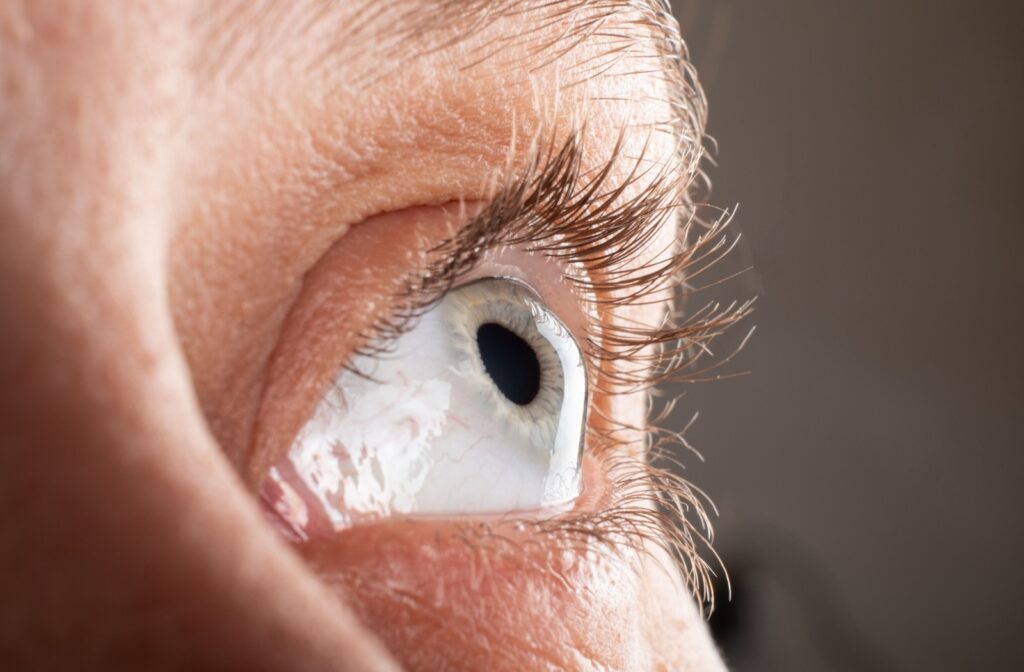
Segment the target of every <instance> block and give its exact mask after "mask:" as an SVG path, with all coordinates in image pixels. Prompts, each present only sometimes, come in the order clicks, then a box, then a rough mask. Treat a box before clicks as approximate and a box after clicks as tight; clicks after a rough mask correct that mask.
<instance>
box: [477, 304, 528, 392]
mask: <svg viewBox="0 0 1024 672" xmlns="http://www.w3.org/2000/svg"><path fill="white" fill-rule="evenodd" d="M476 342H477V345H478V346H479V348H480V358H481V359H482V360H483V362H484V368H485V369H486V370H487V375H489V376H490V377H491V380H493V381H494V384H495V385H497V386H498V389H499V390H501V393H502V394H504V395H505V396H506V397H508V399H509V401H512V402H515V403H517V404H519V405H520V406H525V405H526V404H528V403H530V402H531V401H533V398H534V397H536V396H537V392H538V391H539V390H540V362H539V361H538V360H537V353H536V352H534V351H533V348H531V347H530V344H529V343H527V342H526V341H524V340H523V339H522V338H520V337H519V336H518V335H517V334H516V333H515V332H513V331H511V330H509V329H506V328H505V327H503V326H501V325H500V324H495V323H494V322H488V323H486V324H482V325H480V328H479V329H477V330H476Z"/></svg>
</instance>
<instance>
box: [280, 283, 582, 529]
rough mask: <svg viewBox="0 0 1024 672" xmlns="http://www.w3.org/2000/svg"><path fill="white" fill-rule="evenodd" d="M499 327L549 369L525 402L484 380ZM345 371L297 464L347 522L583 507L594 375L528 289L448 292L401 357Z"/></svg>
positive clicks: (339, 521) (313, 422)
mask: <svg viewBox="0 0 1024 672" xmlns="http://www.w3.org/2000/svg"><path fill="white" fill-rule="evenodd" d="M485 322H497V323H499V324H503V325H505V326H507V327H509V328H511V329H512V330H513V331H514V332H516V333H517V335H519V336H521V337H523V338H524V340H526V341H527V342H528V343H529V344H530V345H531V346H532V347H533V349H534V351H535V353H536V354H537V355H538V359H539V360H540V363H541V378H542V380H541V389H540V391H539V392H538V394H537V397H536V398H535V399H534V400H533V401H532V402H530V403H529V404H527V405H525V406H519V405H517V404H515V403H513V402H511V401H509V400H508V399H507V398H505V397H504V395H503V394H502V393H501V391H500V390H499V389H498V387H497V386H496V385H495V383H494V382H493V380H492V379H491V378H490V376H489V375H488V374H487V373H486V370H485V368H484V366H483V363H482V361H481V360H480V354H479V350H478V347H477V345H476V331H477V328H478V327H479V326H480V325H481V324H483V323H485ZM352 365H353V366H352V367H351V368H354V369H355V370H356V371H359V372H360V373H362V374H364V375H359V374H357V373H354V372H352V371H350V370H347V369H346V370H343V371H342V372H341V373H340V374H339V376H338V377H337V379H336V380H335V381H334V385H333V386H332V387H331V388H330V390H329V391H328V393H327V394H326V395H325V397H324V399H323V400H322V401H321V402H320V404H319V405H318V407H317V409H316V411H315V412H314V415H313V417H312V418H311V419H310V420H309V421H308V423H307V424H306V425H305V427H304V428H303V429H302V430H301V432H300V433H299V435H298V437H297V438H296V440H295V443H294V444H293V445H292V448H291V450H290V452H289V456H288V459H289V460H290V461H291V463H292V465H293V466H294V468H295V471H296V473H297V474H298V476H299V477H300V478H301V479H302V481H303V482H304V483H305V485H306V487H308V488H309V490H310V491H311V492H312V493H313V494H314V495H315V496H316V497H317V498H318V499H319V500H320V502H321V504H322V505H323V508H324V510H325V511H326V512H327V514H328V516H329V517H330V519H331V521H332V523H333V524H334V525H335V526H338V527H341V526H345V525H349V524H352V523H353V522H358V521H359V520H360V519H363V518H366V517H372V518H376V517H381V516H388V515H395V514H413V515H416V514H418V515H440V514H447V515H453V514H481V513H492V514H493V513H505V512H511V511H528V510H537V509H545V508H549V507H552V506H556V505H559V504H564V503H567V502H570V501H572V500H573V499H574V498H575V497H576V496H577V495H578V494H579V488H580V481H579V466H580V457H581V444H582V441H581V440H582V432H583V423H584V414H585V411H586V403H587V398H586V396H587V390H586V374H585V370H584V366H583V359H582V355H581V353H580V350H579V347H578V346H577V344H576V342H575V340H573V338H572V336H571V335H570V334H569V332H568V330H567V329H566V328H565V327H564V325H562V324H561V322H560V321H559V320H558V319H557V317H556V316H555V315H553V314H552V313H551V312H550V311H548V310H547V309H546V308H545V307H544V306H543V305H542V304H541V303H540V301H539V300H538V299H537V297H536V295H535V294H534V293H533V292H532V291H530V290H529V289H528V288H526V287H525V286H524V285H523V284H522V283H519V282H516V281H511V280H505V279H487V280H481V281H477V282H474V283H472V284H470V285H466V286H463V287H460V288H456V289H454V290H452V291H450V292H449V293H448V295H446V297H445V298H444V299H443V300H442V301H441V302H440V303H439V304H438V305H437V306H436V307H434V308H433V309H431V310H430V311H429V312H427V313H426V314H424V315H423V316H422V317H421V318H420V320H419V321H418V323H417V324H416V326H415V327H414V328H413V329H411V330H410V331H408V332H406V333H405V334H403V335H402V336H400V337H399V338H398V340H397V341H396V342H395V344H394V350H393V351H391V352H388V353H386V354H383V355H375V356H373V357H366V356H361V357H358V358H357V359H356V360H355V361H354V362H352Z"/></svg>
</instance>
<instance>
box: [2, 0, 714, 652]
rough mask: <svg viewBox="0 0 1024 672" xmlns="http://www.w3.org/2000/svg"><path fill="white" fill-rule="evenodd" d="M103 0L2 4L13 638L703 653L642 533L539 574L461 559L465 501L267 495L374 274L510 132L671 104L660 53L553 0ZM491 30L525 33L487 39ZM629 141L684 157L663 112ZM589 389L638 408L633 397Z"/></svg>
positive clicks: (618, 409)
mask: <svg viewBox="0 0 1024 672" xmlns="http://www.w3.org/2000/svg"><path fill="white" fill-rule="evenodd" d="M112 5H113V3H76V2H56V1H50V2H28V1H26V2H9V3H5V4H4V5H3V7H2V8H0V92H2V93H0V341H2V347H0V436H2V439H0V440H2V441H3V448H2V450H0V594H2V595H3V596H4V599H3V600H2V603H0V658H2V659H3V660H4V661H5V664H6V665H9V666H11V668H12V669H64V668H68V667H74V668H77V669H93V668H96V669H122V668H124V669H139V668H145V669H163V668H167V669H177V668H180V667H189V668H191V669H206V668H211V669H214V668H215V669H247V670H278V669H281V670H293V669H304V670H317V669H325V670H326V669H331V670H337V669H343V670H350V669H351V670H389V669H400V668H399V667H398V665H399V664H401V665H402V666H404V667H408V668H410V669H485V668H486V669H523V670H526V669H551V668H552V667H554V668H559V667H561V668H566V669H588V668H589V669H672V670H716V669H721V663H720V661H719V659H718V656H717V653H716V652H715V650H714V648H713V646H712V645H711V643H710V640H709V638H708V635H707V631H706V628H705V626H704V624H703V622H702V621H701V620H700V618H699V616H698V614H697V611H696V608H695V606H694V604H693V603H692V600H691V599H690V597H689V594H688V590H687V589H686V588H685V587H684V586H683V585H682V582H681V580H680V579H679V577H678V575H677V574H676V573H675V572H674V571H666V570H665V569H663V566H665V565H667V564H668V563H665V562H658V558H657V555H656V554H655V557H654V559H645V558H646V556H644V555H642V554H635V555H629V554H626V556H624V557H619V556H616V557H615V558H610V557H609V556H607V555H601V554H597V553H592V552H588V551H578V552H577V557H575V558H573V559H572V560H571V561H569V560H566V559H565V558H561V559H559V560H558V562H561V563H564V564H565V566H564V567H563V566H559V567H558V572H557V574H558V576H554V575H553V574H552V573H551V572H549V571H539V570H537V568H536V565H535V564H534V563H532V562H531V561H532V560H535V559H536V558H535V557H532V556H529V555H520V556H508V557H506V556H500V555H498V554H495V553H493V552H491V551H489V550H487V549H484V551H483V554H484V557H486V558H488V559H489V563H485V565H487V566H485V567H483V569H480V572H482V574H480V575H479V576H478V577H477V578H478V579H479V580H478V581H476V582H475V583H469V582H468V581H467V576H469V575H470V574H472V572H467V571H464V570H466V569H467V568H470V567H472V566H473V563H474V562H478V561H479V558H480V555H479V554H476V553H473V552H471V551H470V550H468V549H467V547H466V546H465V544H462V543H461V542H458V541H457V540H454V539H453V531H454V530H455V528H454V527H453V526H452V523H449V522H446V521H434V522H422V521H421V522H412V523H409V522H401V521H383V522H381V523H379V524H375V525H370V526H367V527H365V528H358V529H354V530H349V531H347V532H345V533H343V534H339V535H337V536H336V537H333V538H330V539H324V540H319V541H318V542H317V543H316V544H312V545H310V546H306V547H303V548H301V549H295V548H293V547H291V546H290V545H289V544H288V543H287V542H285V541H284V540H283V539H281V538H280V536H279V535H278V534H276V532H275V530H274V529H273V528H272V526H270V525H268V524H267V523H266V520H265V519H264V514H263V513H262V512H261V511H260V508H259V506H258V504H257V501H256V498H255V497H254V494H255V493H256V492H257V491H258V489H259V484H260V483H261V482H262V478H263V475H264V474H265V470H266V468H267V466H268V465H269V464H272V463H273V462H274V461H275V460H276V459H277V458H279V457H280V455H282V454H283V453H284V451H286V450H287V447H288V445H289V442H290V437H291V436H294V433H295V431H296V430H297V429H298V427H299V426H301V424H302V422H303V421H304V419H305V418H306V417H308V414H309V413H310V412H311V410H312V408H313V406H314V405H315V403H316V401H317V399H318V395H319V394H320V392H321V391H322V389H323V385H324V384H325V382H326V381H329V380H330V376H331V375H333V374H334V373H335V372H336V370H337V365H338V362H343V361H344V360H345V358H346V356H347V355H348V354H349V353H350V352H351V350H352V348H353V347H354V346H356V345H357V344H358V332H359V327H360V326H362V325H369V324H372V322H373V320H374V318H376V317H378V316H379V315H381V314H383V313H385V312H386V311H387V310H388V309H389V308H390V304H389V297H390V296H391V294H392V292H393V287H394V280H395V279H396V278H398V277H401V275H402V274H403V273H405V272H407V271H408V270H409V269H410V268H417V267H422V266H423V265H424V264H425V263H426V250H427V249H428V248H429V247H430V244H431V242H432V241H438V240H441V239H442V238H443V237H444V236H446V235H448V234H449V233H450V232H451V231H452V230H453V229H454V228H456V227H458V226H459V225H460V223H461V221H464V214H463V215H460V214H458V213H459V208H458V207H457V205H458V204H459V203H462V202H482V201H485V200H486V199H487V197H488V195H489V194H490V193H492V192H493V185H494V181H495V179H500V177H501V176H502V174H503V172H505V171H509V170H512V171H514V170H515V166H516V165H518V164H517V162H518V161H519V160H520V159H522V158H523V157H524V156H525V153H526V147H527V146H528V143H527V142H525V141H522V140H520V141H519V142H518V143H513V142H512V140H511V139H512V138H513V137H516V138H519V139H522V138H532V137H557V136H558V134H559V133H564V132H567V131H568V129H572V128H577V127H578V122H579V120H580V119H583V118H585V119H586V120H587V125H586V129H587V130H586V141H587V147H588V154H587V157H586V158H585V160H586V161H587V162H591V161H592V162H593V163H594V165H599V161H600V160H601V157H607V155H608V154H609V153H610V152H611V151H612V147H613V146H614V144H615V142H616V140H617V139H618V137H619V135H620V132H621V131H622V129H624V128H631V127H634V126H635V127H643V126H644V125H645V124H646V123H648V122H656V121H658V120H659V119H663V118H664V117H665V116H666V115H670V114H671V113H672V112H671V110H670V109H669V108H668V104H667V102H666V95H665V93H664V91H663V90H662V89H663V84H662V83H660V79H659V78H658V77H656V76H652V75H644V74H639V75H637V74H632V75H630V76H629V77H623V76H622V75H624V74H626V73H628V72H631V66H630V64H629V63H628V62H625V61H617V60H616V59H615V58H613V57H610V56H609V55H608V54H609V51H610V48H609V45H608V44H607V43H605V42H604V41H603V40H602V38H600V37H592V38H591V39H588V40H584V41H583V42H581V43H579V44H577V43H576V41H574V40H573V39H572V38H571V31H568V28H571V22H572V21H573V17H572V16H566V17H565V18H563V19H560V20H559V21H555V22H549V23H548V24H547V25H545V26H539V25H537V24H536V22H535V20H534V18H531V16H530V15H523V14H521V15H509V16H507V17H503V18H498V19H495V20H494V21H493V22H488V23H487V24H486V25H485V26H484V27H483V28H479V29H477V30H473V31H469V30H463V27H460V26H458V25H451V26H441V27H439V28H436V30H434V32H430V30H427V29H426V28H425V29H424V31H423V32H425V33H426V37H422V36H421V37H417V38H416V39H415V40H413V39H412V38H408V39H403V40H401V41H398V42H396V41H389V39H388V36H389V35H392V34H394V33H396V32H400V29H401V25H402V24H401V21H398V20H396V19H395V17H393V16H388V15H381V16H376V15H373V14H372V13H371V14H369V15H367V14H366V13H365V12H364V11H362V10H364V9H365V8H364V7H362V6H361V3H333V4H328V5H324V6H319V5H312V4H310V5H307V3H296V4H294V5H291V4H285V5H280V6H279V5H274V4H268V5H263V4H259V3H255V4H254V3H244V4H240V5H239V6H238V7H237V8H234V7H233V8H231V9H230V10H229V9H227V8H226V6H223V7H218V8H217V9H213V10H211V9H210V8H209V6H208V5H206V4H205V3H204V4H196V5H195V6H193V5H191V4H190V3H181V2H176V3H159V2H154V3H148V4H145V5H141V4H138V3H132V4H126V5H125V6H123V7H113V6H112ZM407 5H408V7H409V8H411V10H412V13H411V15H412V16H414V17H416V16H418V17H421V18H420V19H408V20H410V21H415V20H419V21H420V22H421V24H420V25H423V26H426V27H427V28H429V27H430V25H431V24H430V22H429V20H427V19H423V18H422V17H429V16H431V12H432V11H433V9H432V7H431V4H430V3H429V2H427V1H426V0H424V2H409V3H407ZM417 12H418V13H417ZM366 16H369V17H370V18H368V19H367V18H365V17H366ZM353 26H360V28H359V30H355V29H354V28H353ZM452 32H454V33H461V34H462V37H461V39H459V40H455V41H452V40H451V39H450V37H451V35H450V33H452ZM510 34H511V35H516V34H527V35H532V36H533V37H532V38H531V39H529V40H519V41H514V42H511V43H508V44H507V46H506V47H505V48H504V49H503V50H502V52H501V54H500V56H499V57H491V58H486V59H483V60H481V57H480V56H481V53H482V52H481V49H485V48H486V47H487V45H491V44H496V43H500V42H498V41H499V40H500V39H501V38H502V37H503V36H507V35H510ZM339 36H341V37H339ZM342 37H343V38H344V39H342ZM416 40H423V43H422V44H414V45H412V46H410V47H409V48H405V47H406V45H407V44H408V43H412V42H416ZM563 43H564V44H563ZM569 44H572V45H573V46H572V47H571V48H566V49H562V48H560V47H559V45H562V46H567V45H569ZM396 45H397V46H396ZM538 45H540V46H543V48H539V46H538ZM426 47H431V48H426ZM555 53H558V54H561V56H560V57H558V58H554V59H553V58H552V54H555ZM601 59H606V60H607V66H608V67H607V68H606V69H604V71H603V74H602V75H600V76H597V77H590V78H585V82H584V84H583V85H580V86H573V87H570V86H566V82H568V81H572V80H573V79H574V76H575V75H577V74H578V73H579V72H580V71H581V68H583V67H584V66H585V65H586V64H592V63H594V62H595V61H597V62H600V61H601ZM470 66H471V67H470ZM626 149H627V152H628V151H633V153H634V155H640V154H644V155H645V157H647V158H648V159H649V160H650V161H652V162H655V163H657V162H666V161H671V160H672V157H673V144H672V141H671V139H670V138H668V136H662V137H660V138H657V139H655V140H653V141H651V136H650V134H649V133H632V134H627V136H626ZM636 188H640V186H639V185H638V186H637V187H636ZM460 217H461V218H462V219H460ZM671 235H672V232H671V231H666V232H665V233H664V236H666V238H665V240H668V239H669V238H671ZM655 247H657V246H655ZM638 263H639V262H638ZM658 310H659V309H651V308H637V309H636V310H634V311H633V314H632V318H633V319H639V320H643V321H648V322H650V321H656V320H657V317H658V314H659V312H658ZM602 403H603V404H604V406H605V408H606V410H607V411H608V412H610V413H613V414H615V415H616V416H617V417H619V418H621V419H623V420H624V421H627V422H632V423H634V424H637V425H640V424H642V421H643V408H644V405H643V399H642V397H640V396H638V395H631V396H623V397H616V398H614V399H608V400H606V401H605V402H602ZM589 469H590V472H589V476H588V478H591V479H592V480H593V482H594V483H595V484H597V485H596V486H595V488H594V491H595V492H597V493H599V494H600V492H601V488H602V487H605V486H607V483H608V476H607V474H606V473H605V472H604V471H603V470H602V468H600V466H592V467H589ZM601 484H604V485H601ZM598 505H599V502H595V501H590V502H589V503H588V502H581V503H579V504H578V506H598ZM556 550H558V549H557V548H553V547H551V546H550V545H544V544H541V545H540V547H539V548H538V549H537V550H536V551H534V553H536V554H541V555H542V556H543V557H545V558H546V557H548V555H550V554H551V553H553V552H554V551H556ZM502 558H504V559H502ZM502 563H506V564H502ZM478 569H479V568H478ZM560 579H565V581H561V580H560ZM441 586H443V587H444V588H445V591H444V592H445V595H444V597H443V598H436V599H435V598H434V597H430V596H436V595H437V593H438V589H439V587H441ZM453 621H454V622H457V623H458V627H453V626H452V625H451V622H453Z"/></svg>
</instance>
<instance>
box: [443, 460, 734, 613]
mask: <svg viewBox="0 0 1024 672" xmlns="http://www.w3.org/2000/svg"><path fill="white" fill-rule="evenodd" d="M666 459H668V461H669V462H672V461H673V460H671V458H666ZM657 461H658V459H657V458H656V459H655V460H653V461H648V460H644V459H640V458H637V457H632V456H625V455H623V456H617V457H614V458H608V457H605V458H603V460H602V464H601V469H602V470H603V471H604V472H605V474H604V475H603V476H606V475H610V474H612V473H614V476H611V477H610V478H611V480H610V483H609V488H608V490H609V491H610V492H611V493H613V494H612V495H611V499H610V501H609V502H608V503H607V504H606V505H605V506H603V507H601V508H600V509H598V510H596V511H590V512H570V513H567V514H562V515H560V516H558V517H553V518H546V519H537V518H523V519H512V520H504V521H503V523H504V524H505V526H507V525H508V524H509V523H511V526H512V528H513V529H515V530H516V531H517V532H520V533H521V532H526V533H528V537H529V539H530V541H529V542H527V543H525V544H524V543H523V542H522V541H521V539H519V538H512V537H511V536H509V535H508V534H506V533H503V532H501V531H500V530H499V529H498V528H497V527H495V526H494V525H491V524H489V523H487V522H475V523H465V524H463V525H462V526H461V531H460V534H458V535H457V536H458V537H459V538H460V539H461V540H462V541H463V543H466V544H467V545H470V546H472V547H473V548H475V549H476V550H477V551H479V552H480V553H481V554H486V553H503V554H511V553H518V554H521V555H522V556H523V557H524V558H525V557H529V556H530V550H532V549H533V548H535V547H536V546H538V545H541V544H549V543H551V542H554V544H555V545H556V547H557V548H558V549H561V550H562V551H568V552H573V551H587V552H598V553H605V554H607V555H608V556H609V557H610V558H613V559H614V560H616V561H620V562H621V561H624V562H632V561H635V560H638V559H639V558H641V557H643V556H647V557H650V558H653V559H655V560H661V558H659V557H658V555H657V551H661V552H663V553H664V554H665V556H666V557H669V558H671V559H673V560H674V561H675V563H676V565H677V566H678V567H679V568H680V570H681V573H682V576H683V579H684V581H685V582H686V585H687V587H688V588H689V589H690V591H691V594H692V595H693V597H694V599H695V600H696V602H697V605H698V608H699V609H700V612H701V614H702V615H704V616H710V614H711V613H712V612H713V611H714V600H715V593H714V587H713V586H714V581H713V580H714V578H715V577H716V576H717V575H718V572H722V575H723V576H724V577H725V578H726V582H728V575H727V574H726V573H725V567H724V565H723V564H722V562H721V560H720V559H719V557H718V555H717V554H715V552H714V550H713V548H712V546H711V541H712V527H711V522H710V520H709V517H708V515H707V508H706V505H707V506H712V505H711V503H710V500H708V499H707V497H706V496H705V495H704V494H703V493H702V492H700V491H699V490H697V489H696V488H694V487H693V486H692V485H691V484H690V483H688V482H687V481H686V480H685V479H683V478H681V477H679V476H678V475H676V474H674V473H673V472H672V471H671V470H670V469H668V468H663V467H659V466H655V462H657ZM712 510H713V508H712ZM504 529H508V527H505V528H504ZM704 553H709V554H710V555H711V556H712V561H711V562H708V561H707V560H705V559H704V557H703V554H704ZM554 557H558V556H554ZM539 569H541V570H543V571H544V573H545V574H546V575H547V576H548V577H549V578H552V579H554V580H556V581H558V582H560V583H562V584H564V585H565V586H566V587H570V586H571V583H570V582H569V581H568V580H567V579H566V578H565V577H564V576H562V575H561V573H560V569H558V567H557V566H556V565H555V564H554V563H552V564H551V565H548V566H541V567H539Z"/></svg>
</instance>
